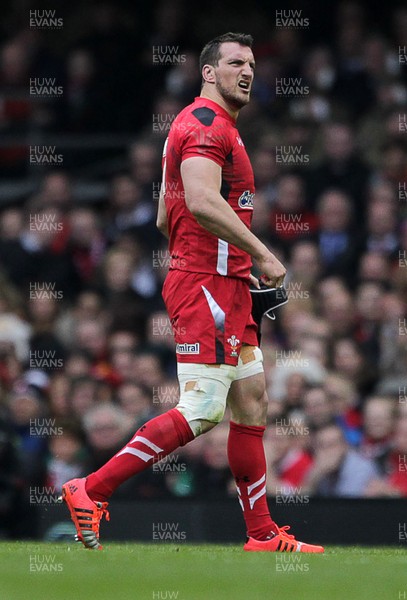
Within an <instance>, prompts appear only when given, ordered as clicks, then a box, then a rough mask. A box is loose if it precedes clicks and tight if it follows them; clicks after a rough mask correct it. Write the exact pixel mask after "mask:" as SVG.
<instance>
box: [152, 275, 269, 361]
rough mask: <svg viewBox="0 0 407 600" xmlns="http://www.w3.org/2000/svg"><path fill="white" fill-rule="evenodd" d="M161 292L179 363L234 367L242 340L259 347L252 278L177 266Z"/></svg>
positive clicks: (168, 276) (167, 278)
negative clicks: (191, 271) (240, 277)
mask: <svg viewBox="0 0 407 600" xmlns="http://www.w3.org/2000/svg"><path fill="white" fill-rule="evenodd" d="M162 294H163V298H164V302H165V305H166V308H167V311H168V315H169V317H170V320H171V324H172V328H173V331H174V338H175V341H176V344H177V347H176V353H177V361H178V362H182V363H200V364H226V365H234V366H235V365H237V361H238V358H239V353H240V349H241V347H242V344H243V343H244V344H250V345H252V346H257V345H258V341H257V325H256V323H255V322H254V320H253V318H252V315H251V310H252V299H251V295H250V292H249V285H248V282H246V281H244V280H242V279H237V278H235V279H234V278H232V277H222V276H221V275H211V274H208V273H190V272H188V271H180V270H176V269H174V270H170V271H169V273H168V275H167V277H166V279H165V282H164V286H163V292H162Z"/></svg>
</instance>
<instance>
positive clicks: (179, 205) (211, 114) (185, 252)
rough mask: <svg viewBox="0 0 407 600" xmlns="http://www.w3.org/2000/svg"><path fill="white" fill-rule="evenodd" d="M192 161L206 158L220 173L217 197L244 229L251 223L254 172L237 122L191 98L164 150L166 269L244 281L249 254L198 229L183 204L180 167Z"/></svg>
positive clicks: (216, 107)
mask: <svg viewBox="0 0 407 600" xmlns="http://www.w3.org/2000/svg"><path fill="white" fill-rule="evenodd" d="M192 156H203V157H205V158H209V159H210V160H213V161H214V162H215V163H216V164H218V165H219V166H220V167H221V168H222V185H221V190H220V193H221V195H222V197H223V198H224V199H225V202H228V203H229V204H230V206H231V207H232V208H233V210H234V211H235V213H237V215H238V216H239V218H240V219H241V220H242V221H243V223H245V224H246V225H247V226H248V227H250V224H251V220H252V214H253V196H254V177H253V170H252V167H251V164H250V161H249V157H248V156H247V153H246V150H245V147H244V145H243V142H242V140H241V138H240V136H239V132H238V130H237V129H236V123H235V121H234V119H233V118H232V117H231V116H230V115H229V114H228V113H227V112H226V111H225V110H224V109H223V108H222V107H221V106H219V105H218V104H217V103H216V102H213V101H212V100H208V99H207V98H200V97H198V98H195V101H194V102H193V103H192V104H190V105H189V106H187V107H186V108H184V110H182V111H181V112H180V113H179V115H178V116H177V117H176V119H175V120H174V121H173V123H172V125H171V129H170V132H169V135H168V138H167V140H166V142H165V145H164V152H163V163H162V164H163V191H164V199H165V206H166V209H167V218H168V231H169V237H170V240H169V250H170V254H171V266H170V268H171V269H180V270H183V271H192V272H195V273H196V272H198V273H211V274H214V275H216V274H218V275H223V276H228V277H239V278H247V277H248V276H249V273H250V268H251V265H252V261H251V257H250V255H249V254H247V252H244V251H243V250H240V249H239V248H236V246H233V245H232V244H228V243H227V242H225V241H224V240H221V239H219V238H217V237H216V236H214V235H212V234H211V233H209V232H208V231H207V230H206V229H204V228H203V227H201V226H200V225H199V224H198V222H197V221H196V219H195V217H194V216H193V215H192V214H191V212H190V211H189V210H188V208H187V206H186V204H185V194H184V187H183V184H182V178H181V172H180V167H181V163H182V161H183V160H185V159H186V158H190V157H192Z"/></svg>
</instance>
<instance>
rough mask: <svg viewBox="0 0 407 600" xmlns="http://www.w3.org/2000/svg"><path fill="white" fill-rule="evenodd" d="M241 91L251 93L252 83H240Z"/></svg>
mask: <svg viewBox="0 0 407 600" xmlns="http://www.w3.org/2000/svg"><path fill="white" fill-rule="evenodd" d="M237 85H238V86H239V87H240V89H241V90H244V91H245V92H249V91H250V82H249V81H243V80H242V81H239V83H238V84H237Z"/></svg>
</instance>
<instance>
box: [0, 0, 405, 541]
mask: <svg viewBox="0 0 407 600" xmlns="http://www.w3.org/2000/svg"><path fill="white" fill-rule="evenodd" d="M210 4H211V3H210ZM226 4H227V3H226ZM297 4H301V3H297ZM254 5H256V6H257V5H258V6H257V9H256V10H253V12H252V14H251V16H250V17H249V18H248V19H247V20H245V24H244V25H243V24H242V23H241V22H239V21H238V20H236V18H235V17H234V18H233V19H232V23H231V25H233V26H234V27H232V26H231V27H230V29H233V28H235V29H241V30H242V29H244V30H245V31H247V32H251V33H253V35H254V36H255V46H254V52H255V57H256V63H257V67H256V78H255V84H254V89H253V97H252V101H251V103H250V105H249V106H247V107H246V108H245V109H244V110H243V111H242V112H241V115H240V117H239V121H238V128H239V131H240V133H241V136H242V138H243V140H244V141H245V144H246V147H247V149H248V152H249V155H250V157H251V160H252V164H253V169H254V173H255V180H256V190H257V191H256V199H255V211H254V220H253V230H254V232H255V233H256V234H257V235H258V236H259V237H260V238H261V239H263V240H264V241H265V242H266V243H267V244H268V245H269V247H271V248H272V249H273V251H274V252H275V253H276V254H277V255H278V256H279V258H280V259H281V260H282V261H283V262H284V263H285V264H286V266H287V269H288V274H287V278H286V289H287V291H288V296H289V302H288V303H287V304H286V305H285V306H283V307H281V308H279V309H277V311H276V317H277V318H276V320H275V321H271V320H267V319H265V322H264V323H263V336H262V349H263V353H264V357H265V371H266V378H267V388H268V396H269V417H268V421H269V425H268V428H267V432H266V435H265V447H266V454H267V462H268V471H269V473H268V493H269V494H270V496H271V497H274V498H275V501H276V502H281V501H283V499H285V500H286V499H287V498H294V499H297V501H298V502H301V501H305V500H306V499H307V498H309V497H310V496H315V495H319V496H325V497H332V496H335V497H377V496H381V497H383V496H385V497H400V496H407V377H406V368H407V314H406V312H407V311H406V299H407V8H406V7H405V6H404V7H399V8H397V7H394V8H392V7H391V4H390V5H389V8H388V10H387V13H386V15H387V16H386V19H383V20H382V21H380V22H379V21H377V20H374V17H372V14H370V12H369V4H367V6H366V5H364V4H363V3H357V2H340V3H338V4H337V5H336V6H335V10H334V11H332V18H331V17H330V20H329V23H328V25H330V29H328V30H327V33H326V35H325V36H324V35H323V34H322V33H321V30H318V32H315V31H313V30H312V16H313V15H312V14H311V16H310V28H311V31H307V29H306V28H304V31H303V30H302V29H301V28H299V29H295V28H278V27H276V26H275V14H274V12H273V11H272V10H271V9H269V8H268V9H266V8H265V7H264V3H262V2H258V3H256V2H255V3H254ZM225 6H226V5H225ZM66 10H67V8H65V11H66ZM81 10H83V11H85V13H86V14H85V15H82V13H81ZM214 10H215V9H214ZM223 10H224V9H219V13H218V23H217V25H216V27H215V26H214V23H213V15H212V17H211V19H212V22H211V20H209V17H208V16H207V15H206V13H204V11H203V9H202V8H199V7H197V8H196V9H195V8H194V10H192V9H191V7H190V6H188V10H186V7H185V3H183V2H177V1H170V0H167V1H165V2H157V3H156V4H155V6H154V9H152V8H150V9H149V8H148V7H145V6H144V7H143V8H136V7H127V6H126V5H125V4H123V7H122V8H121V7H120V5H119V6H116V5H113V4H110V3H100V4H98V5H95V6H93V5H89V7H87V8H86V7H85V8H83V9H81V8H80V7H79V6H78V7H76V5H75V3H73V5H72V9H71V12H68V14H66V13H64V19H65V21H64V28H63V30H61V31H60V32H59V31H57V32H53V33H52V35H51V33H50V32H47V31H46V32H44V31H42V30H40V29H30V28H28V27H27V23H26V22H25V21H24V18H25V17H24V15H22V14H20V13H18V14H16V15H9V16H8V19H9V23H11V24H12V25H13V27H11V28H10V29H8V31H7V33H5V32H4V31H3V35H2V38H1V40H2V43H1V47H0V99H1V101H0V130H1V131H2V133H4V134H5V135H6V136H13V135H15V136H17V137H16V139H18V140H19V143H18V145H14V146H13V147H11V146H9V147H7V146H5V145H4V144H3V145H2V146H1V147H0V176H1V178H2V179H3V181H5V180H7V181H10V180H11V178H12V177H15V178H20V180H21V178H23V180H27V181H28V179H30V181H31V180H32V177H33V172H34V180H35V190H34V191H33V192H29V193H22V195H21V197H19V198H14V197H13V198H11V197H7V194H6V192H4V190H6V189H7V188H6V187H4V186H3V187H1V190H3V192H4V193H2V196H3V197H1V198H0V201H1V202H0V281H1V286H0V536H1V535H11V536H18V535H21V533H27V531H29V528H30V523H31V521H30V520H29V519H28V518H24V515H26V516H27V515H29V514H30V513H29V510H28V508H27V507H29V509H30V510H33V511H34V510H35V504H36V503H41V500H40V499H41V496H43V495H47V493H50V494H51V495H55V496H56V495H58V492H59V490H60V489H61V485H62V483H63V482H64V481H66V480H67V479H69V478H71V477H74V476H81V475H84V474H86V473H88V472H90V471H92V470H95V469H97V468H98V467H99V466H101V465H102V464H103V463H104V462H105V461H106V460H107V459H108V458H110V457H111V456H112V455H113V454H114V453H115V452H116V451H117V450H118V449H119V448H121V447H122V445H123V444H124V443H125V442H126V441H127V440H128V439H129V437H130V436H131V435H132V433H133V432H134V431H135V430H136V429H137V428H138V427H139V426H140V425H141V424H142V423H144V422H145V421H146V420H148V419H149V418H151V417H152V416H154V415H157V414H159V413H161V412H163V411H166V410H168V409H169V408H171V407H173V406H174V405H175V404H176V402H177V397H178V386H177V380H176V363H175V351H174V349H175V346H174V341H173V337H172V331H171V324H170V323H169V320H168V317H167V315H166V312H165V307H164V304H163V301H162V298H161V287H162V283H163V280H164V278H165V274H166V270H167V268H168V263H169V254H168V251H167V245H166V241H165V240H164V239H163V238H162V236H161V234H159V232H158V231H157V229H156V227H155V215H156V208H157V198H158V190H159V185H160V179H161V173H160V169H161V152H162V146H163V143H164V140H165V137H166V134H167V132H168V127H169V124H170V122H171V120H172V119H173V118H174V115H175V114H176V113H177V112H178V111H179V110H181V109H182V107H183V106H184V105H185V104H187V103H189V102H190V101H191V100H192V99H193V97H194V96H196V95H199V89H200V74H199V70H198V56H199V50H200V47H201V46H202V45H203V44H204V43H205V42H206V41H207V40H208V39H210V38H211V37H213V36H214V35H216V34H217V33H222V32H223V29H224V23H226V22H227V20H225V15H224V14H223ZM304 10H305V9H304ZM325 10H327V9H325ZM149 11H150V12H151V14H150V12H149ZM194 11H195V12H194ZM215 13H216V11H215ZM304 14H305V13H304ZM86 15H87V17H88V18H85V17H86ZM23 17H24V18H23ZM315 18H316V19H317V17H316V16H315ZM143 19H146V20H147V21H146V22H147V23H148V24H149V26H148V27H143V23H144V20H143ZM192 34H194V35H192ZM52 36H53V37H52ZM170 46H171V47H176V48H177V51H176V52H178V56H179V57H182V60H181V59H180V60H178V61H173V63H171V64H166V65H165V66H163V65H161V66H158V65H156V64H154V63H153V59H152V56H153V47H161V53H162V55H163V56H165V48H167V49H168V47H170ZM46 77H48V78H49V77H51V78H55V79H56V81H57V82H59V83H60V84H61V86H62V88H63V95H62V97H54V98H52V99H49V98H44V97H41V98H33V96H32V95H30V94H29V93H28V86H29V80H30V78H46ZM279 82H280V83H279ZM281 82H283V83H281ZM293 87H296V88H297V89H296V90H295V91H293V90H292V88H293ZM33 131H35V132H36V134H40V137H39V138H38V139H42V138H41V135H44V136H46V135H47V134H50V133H51V134H58V135H61V136H64V135H66V134H72V133H75V134H81V135H83V136H85V135H86V134H92V133H95V132H96V133H106V134H112V133H117V132H125V133H126V134H130V135H131V137H132V139H133V141H132V142H131V143H130V144H129V145H128V146H127V147H126V148H125V150H124V151H123V152H121V153H120V154H118V155H117V156H116V157H114V159H115V160H113V161H107V162H106V163H105V164H106V168H105V169H104V171H103V173H102V174H99V175H98V176H97V177H94V176H92V174H91V170H90V172H89V174H87V172H86V170H85V171H83V170H82V171H81V176H80V178H79V177H78V176H77V173H78V168H79V167H81V157H82V154H81V152H80V151H81V148H78V152H76V150H69V151H68V150H67V153H66V155H67V156H68V157H69V159H68V160H67V161H65V160H64V163H63V165H62V166H60V167H59V168H51V167H43V166H39V165H36V167H32V166H31V167H30V164H29V148H28V147H27V146H25V145H24V143H22V142H21V139H22V138H21V137H18V136H21V135H28V134H29V133H30V132H31V133H32V132H33ZM7 139H12V138H11V137H9V138H7ZM44 139H46V137H45V138H44ZM83 139H84V140H86V137H84V138H83ZM88 154H89V153H88ZM66 155H65V154H64V158H65V156H66ZM33 169H34V171H33ZM0 185H1V180H0ZM89 189H92V201H91V202H90V201H89V194H88V192H86V190H89ZM254 274H256V271H254ZM227 417H228V413H227V414H226V417H225V421H224V422H223V423H222V424H220V425H219V426H217V427H216V428H215V429H214V430H213V431H211V432H210V433H208V434H206V435H205V436H202V437H201V438H198V439H197V440H195V441H194V442H193V443H192V444H189V445H188V446H186V447H185V448H183V449H182V450H180V451H178V452H176V453H175V454H174V455H172V456H171V457H169V458H167V459H165V460H164V461H163V462H161V463H158V464H157V465H154V466H153V468H152V469H150V470H148V471H146V472H145V473H142V474H140V475H138V476H137V477H135V478H133V479H132V480H131V481H129V482H127V483H126V484H124V485H123V486H122V487H121V488H119V490H118V492H117V494H116V497H117V498H122V499H123V498H126V499H133V498H144V499H147V498H164V497H169V496H174V497H179V496H184V497H200V498H208V497H213V498H221V497H225V496H227V495H235V491H234V486H233V482H232V480H231V474H230V471H229V468H228V463H227V456H226V440H227V435H228V424H227V420H228V419H227ZM285 500H284V501H285ZM271 502H272V500H271Z"/></svg>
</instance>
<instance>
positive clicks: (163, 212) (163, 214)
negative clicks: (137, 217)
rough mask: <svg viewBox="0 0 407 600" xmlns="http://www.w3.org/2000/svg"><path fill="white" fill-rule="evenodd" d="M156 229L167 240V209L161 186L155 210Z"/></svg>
mask: <svg viewBox="0 0 407 600" xmlns="http://www.w3.org/2000/svg"><path fill="white" fill-rule="evenodd" d="M156 225H157V229H158V230H159V231H161V233H162V234H163V235H164V236H165V237H166V238H167V239H168V238H169V233H168V219H167V209H166V207H165V201H164V193H163V189H162V186H161V190H160V196H159V198H158V210H157V220H156Z"/></svg>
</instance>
